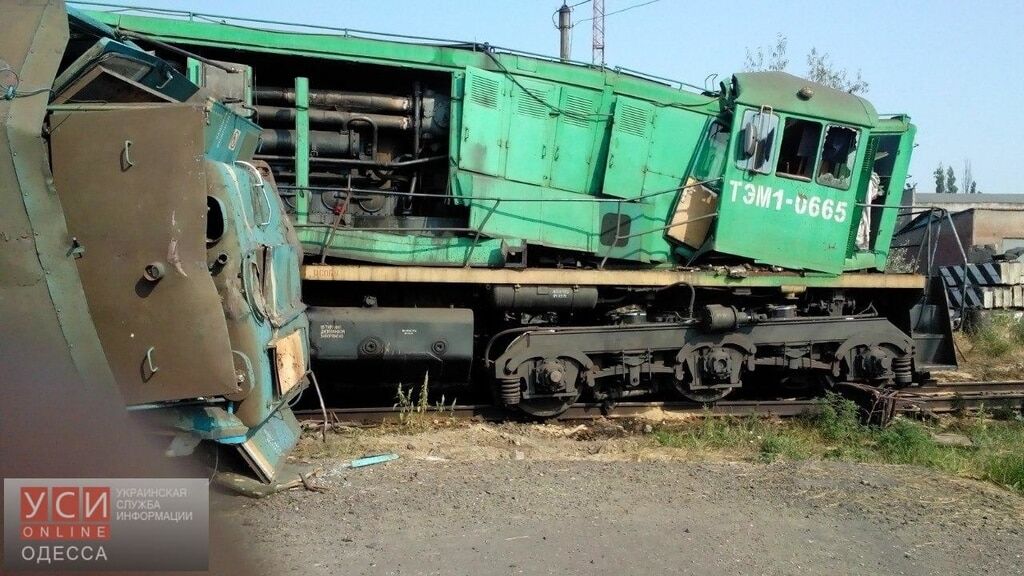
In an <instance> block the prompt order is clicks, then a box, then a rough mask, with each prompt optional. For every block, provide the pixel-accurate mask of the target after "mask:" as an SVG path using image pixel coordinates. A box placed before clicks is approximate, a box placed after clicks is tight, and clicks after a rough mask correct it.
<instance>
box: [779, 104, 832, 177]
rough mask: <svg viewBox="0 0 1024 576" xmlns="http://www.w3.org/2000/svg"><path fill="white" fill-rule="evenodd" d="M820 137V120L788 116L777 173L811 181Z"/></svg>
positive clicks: (783, 132)
mask: <svg viewBox="0 0 1024 576" xmlns="http://www.w3.org/2000/svg"><path fill="white" fill-rule="evenodd" d="M820 138H821V124H819V123H818V122H811V121H809V120H800V119H797V118H786V127H785V129H784V130H783V131H782V145H781V146H779V162H778V164H777V165H776V166H775V174H776V175H778V176H785V177H787V178H796V179H798V180H806V181H810V180H811V175H812V174H813V173H814V155H815V153H816V152H817V151H818V140H819V139H820Z"/></svg>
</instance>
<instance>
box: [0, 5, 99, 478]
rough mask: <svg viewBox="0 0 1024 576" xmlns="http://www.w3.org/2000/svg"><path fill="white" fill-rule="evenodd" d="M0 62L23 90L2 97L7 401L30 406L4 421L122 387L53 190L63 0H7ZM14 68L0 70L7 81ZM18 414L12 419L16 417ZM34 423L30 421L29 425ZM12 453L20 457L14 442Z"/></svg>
mask: <svg viewBox="0 0 1024 576" xmlns="http://www.w3.org/2000/svg"><path fill="white" fill-rule="evenodd" d="M2 14H3V22H4V33H3V34H0V68H8V67H9V68H10V70H11V71H12V72H14V73H16V74H17V79H18V80H20V82H18V84H17V86H16V90H17V93H19V94H20V95H19V96H17V97H15V98H14V99H11V100H4V99H0V126H2V129H0V200H2V206H3V209H0V323H2V327H3V329H2V330H0V374H2V376H0V381H2V382H3V384H4V386H5V388H4V392H5V394H6V398H7V401H9V402H11V403H13V404H17V405H19V406H22V407H23V408H24V409H23V410H18V411H12V412H10V413H6V416H5V417H7V420H6V421H5V422H4V424H5V425H6V426H7V427H8V428H9V429H11V430H14V429H19V426H21V424H19V422H18V419H19V418H21V417H23V415H25V414H38V413H39V411H40V410H41V409H38V410H37V409H36V407H35V406H34V405H33V404H34V403H35V402H38V401H40V399H41V398H40V397H39V395H38V394H37V387H38V386H47V387H48V388H47V394H46V396H45V398H42V400H43V401H45V402H52V401H54V400H56V399H59V398H60V397H61V395H62V390H65V389H67V387H81V386H83V385H87V386H91V387H93V388H94V389H95V390H96V395H97V397H99V396H102V395H103V393H104V391H106V392H107V393H114V387H113V378H112V376H111V374H110V370H109V368H108V367H107V363H106V359H105V358H104V356H103V350H102V348H101V347H100V344H99V339H98V338H97V335H96V331H95V329H94V328H93V325H92V321H91V319H90V318H89V310H88V307H87V305H86V301H85V295H84V293H83V291H82V285H81V283H80V282H79V279H78V272H77V270H75V265H74V261H73V259H72V258H70V257H69V254H68V251H69V248H70V246H71V245H70V236H69V235H68V233H67V229H66V227H65V222H64V214H63V212H62V209H61V204H60V202H59V201H58V199H57V196H56V194H54V192H53V185H52V182H51V174H50V168H49V165H48V163H47V150H46V144H45V142H44V141H43V138H42V137H41V133H42V124H43V118H44V115H45V113H46V105H47V99H48V93H47V91H46V90H45V89H46V88H48V87H49V86H50V85H51V84H52V83H53V78H54V75H55V74H56V72H57V66H58V64H59V63H60V59H61V56H62V54H63V52H64V46H65V44H66V43H67V39H68V27H67V15H66V14H65V12H64V5H63V2H8V3H4V4H3V8H2ZM14 80H15V76H14V74H11V73H9V72H5V73H0V82H2V83H3V84H4V85H5V86H7V85H10V84H11V82H13V81H14ZM12 418H13V420H12ZM24 424H25V427H24V429H25V430H28V429H30V428H31V425H30V424H28V423H24ZM8 448H10V449H11V452H10V453H7V454H6V456H8V457H10V458H11V459H13V460H18V458H19V454H18V453H17V451H16V449H15V447H13V446H5V449H8Z"/></svg>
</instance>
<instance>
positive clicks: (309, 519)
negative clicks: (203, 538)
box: [214, 429, 1024, 576]
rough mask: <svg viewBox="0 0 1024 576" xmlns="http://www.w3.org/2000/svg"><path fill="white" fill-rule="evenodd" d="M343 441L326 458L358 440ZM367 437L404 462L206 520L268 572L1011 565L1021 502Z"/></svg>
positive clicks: (723, 464) (1019, 550)
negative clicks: (223, 526)
mask: <svg viewBox="0 0 1024 576" xmlns="http://www.w3.org/2000/svg"><path fill="white" fill-rule="evenodd" d="M492 437H494V438H496V440H495V441H494V442H490V441H487V440H486V438H492ZM460 438H461V440H460ZM348 441H349V440H346V439H345V438H344V437H341V438H339V439H335V440H332V442H336V443H337V442H340V443H341V444H340V445H334V446H332V448H331V451H337V450H341V451H342V452H344V451H345V450H357V451H361V450H364V449H366V448H368V447H367V446H364V445H362V444H361V442H364V441H359V442H355V443H354V444H352V445H349V444H345V442H348ZM379 442H383V443H385V444H386V446H385V447H392V448H395V449H396V451H398V452H399V453H400V454H401V456H402V457H401V459H400V460H397V461H395V462H391V463H388V464H384V465H379V466H374V467H369V468H363V469H348V468H346V467H344V460H343V459H342V458H341V457H335V456H326V457H325V456H320V457H316V458H310V459H311V461H313V462H314V463H315V464H317V465H319V466H320V467H321V473H320V477H319V478H318V480H317V481H318V483H319V484H321V485H323V486H326V487H327V488H328V489H329V491H327V492H325V493H318V492H310V491H293V492H286V493H281V494H277V495H275V496H272V497H269V498H265V499H262V500H249V499H246V498H243V497H234V496H231V497H228V496H224V497H222V498H218V499H216V506H217V509H218V510H219V511H220V514H219V516H218V517H219V520H218V521H220V522H226V523H229V524H237V525H239V526H241V534H243V535H244V536H245V537H246V538H247V539H248V542H247V543H246V544H245V547H246V549H248V550H251V551H252V552H253V554H255V555H256V557H257V559H259V562H260V564H261V565H262V566H264V567H266V568H267V569H268V573H273V574H472V575H479V574H582V573H590V574H616V575H622V574H815V575H818V574H942V575H944V576H952V575H956V574H972V575H976V574H1024V498H1021V497H1019V496H1016V495H1014V494H1012V493H1010V492H1008V491H1006V490H1003V489H1000V488H998V487H995V486H991V485H988V484H984V483H981V482H975V481H971V480H964V479H958V478H954V477H950V476H947V475H943V474H939V473H935V472H929V471H925V470H921V469H917V468H910V467H894V466H867V465H857V464H849V463H839V462H813V461H808V462H799V463H786V462H776V463H774V464H757V463H751V462H729V461H718V462H708V461H702V462H698V461H694V460H692V459H691V458H689V457H685V456H680V455H678V454H673V453H668V455H667V456H666V455H665V454H664V453H663V454H660V455H659V454H653V453H645V452H638V451H630V450H628V449H626V447H624V446H625V445H623V443H628V442H629V439H620V440H615V439H607V438H605V439H594V440H592V441H590V442H583V443H580V442H575V443H574V445H577V444H583V445H584V446H583V447H582V448H577V449H576V450H575V451H574V450H570V449H569V448H568V447H565V446H563V447H559V446H558V445H557V444H558V443H559V442H563V441H560V440H552V441H551V443H552V444H554V446H553V447H552V449H551V450H550V451H546V450H541V449H537V446H538V445H540V444H541V442H539V441H538V440H537V438H531V437H530V436H529V435H525V434H524V435H522V437H519V436H518V435H517V434H510V433H506V432H502V431H501V430H491V429H489V430H488V431H487V432H481V433H473V432H467V431H466V430H461V431H444V432H438V433H430V434H426V435H424V434H419V435H410V436H408V437H405V438H403V437H402V436H401V435H398V436H391V435H389V436H388V437H387V438H386V440H379ZM565 442H568V441H565ZM593 445H596V446H599V447H600V446H604V447H605V448H607V449H601V448H599V449H597V450H594V448H593ZM309 446H314V444H308V445H307V448H308V447H309ZM312 452H313V453H315V452H316V450H313V451H312ZM554 455H561V456H554ZM677 456H678V457H677ZM637 460H640V461H637ZM214 566H215V567H219V568H223V566H218V565H217V558H216V554H214Z"/></svg>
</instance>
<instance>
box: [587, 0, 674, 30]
mask: <svg viewBox="0 0 1024 576" xmlns="http://www.w3.org/2000/svg"><path fill="white" fill-rule="evenodd" d="M586 1H587V2H590V0H586ZM655 2H661V0H647V2H641V3H639V4H633V5H632V6H626V7H625V8H620V9H618V10H613V11H611V12H606V13H605V17H606V18H607V17H608V16H613V15H615V14H621V13H623V12H626V11H628V10H632V9H634V8H640V7H641V6H647V5H650V4H654V3H655ZM581 4H582V2H581ZM593 19H594V17H593V16H591V17H590V18H584V19H582V20H577V21H576V22H573V24H572V25H573V26H576V25H577V24H582V23H583V22H589V21H591V20H593Z"/></svg>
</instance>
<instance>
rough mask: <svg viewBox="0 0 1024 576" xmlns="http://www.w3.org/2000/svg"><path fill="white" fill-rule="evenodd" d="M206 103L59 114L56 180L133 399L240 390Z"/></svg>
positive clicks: (81, 265) (104, 336)
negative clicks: (210, 217) (222, 271)
mask: <svg viewBox="0 0 1024 576" xmlns="http://www.w3.org/2000/svg"><path fill="white" fill-rule="evenodd" d="M205 125H206V120H205V114H204V110H203V106H202V105H192V104H158V105H145V106H133V107H120V106H115V105H111V106H109V107H108V108H106V109H91V110H74V111H59V112H54V113H53V115H52V116H51V122H50V126H51V154H52V161H53V172H54V181H55V186H56V189H57V193H58V195H59V196H60V201H61V204H62V205H63V207H64V211H65V214H66V216H67V223H68V234H69V236H70V237H72V238H74V242H73V243H74V245H75V246H76V247H77V251H76V255H77V260H76V262H77V264H78V271H79V274H80V276H81V278H82V285H83V287H84V289H85V295H86V299H87V300H88V303H89V312H90V314H91V316H92V319H93V322H94V323H95V325H96V331H97V333H98V334H99V337H100V340H101V342H102V345H103V351H104V353H105V354H106V356H107V360H108V362H109V363H110V367H111V370H112V371H113V373H114V377H115V379H116V380H117V383H118V385H119V387H120V388H121V392H122V395H123V396H124V398H125V401H126V403H127V404H143V403H151V402H160V401H170V400H179V399H186V398H196V397H199V396H223V395H227V394H231V393H234V392H237V391H238V390H239V386H238V384H239V381H238V375H237V374H236V372H235V368H234V365H233V361H232V357H233V355H232V352H231V344H230V341H229V338H228V331H227V327H226V325H225V322H224V309H223V307H222V304H221V299H220V297H219V295H218V293H217V290H216V287H215V286H214V283H213V279H212V278H211V277H210V273H209V270H208V268H207V259H206V237H207V229H206V223H207V210H208V207H207V198H206V178H207V175H206V170H205V167H204V162H205V155H204V152H205V143H204V128H205Z"/></svg>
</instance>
